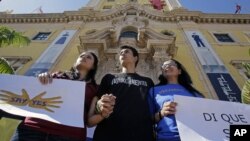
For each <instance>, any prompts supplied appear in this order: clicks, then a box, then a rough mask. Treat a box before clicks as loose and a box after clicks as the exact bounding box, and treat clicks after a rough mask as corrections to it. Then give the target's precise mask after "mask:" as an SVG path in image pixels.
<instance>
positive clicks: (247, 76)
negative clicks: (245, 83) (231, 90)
mask: <svg viewBox="0 0 250 141" xmlns="http://www.w3.org/2000/svg"><path fill="white" fill-rule="evenodd" d="M243 62H245V63H250V60H233V61H231V62H230V63H231V64H232V65H233V66H234V67H235V68H236V69H237V70H238V72H239V73H240V75H241V76H243V77H244V78H245V79H250V74H248V73H247V70H246V69H245V68H244V67H243V65H242V63H243Z"/></svg>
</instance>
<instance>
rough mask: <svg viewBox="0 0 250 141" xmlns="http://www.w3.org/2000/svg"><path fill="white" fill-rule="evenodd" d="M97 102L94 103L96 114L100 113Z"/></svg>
mask: <svg viewBox="0 0 250 141" xmlns="http://www.w3.org/2000/svg"><path fill="white" fill-rule="evenodd" d="M97 103H98V101H97V102H96V104H95V113H96V114H100V113H101V109H100V107H99V105H98V104H97Z"/></svg>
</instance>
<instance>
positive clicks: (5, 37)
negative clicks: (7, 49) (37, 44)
mask: <svg viewBox="0 0 250 141" xmlns="http://www.w3.org/2000/svg"><path fill="white" fill-rule="evenodd" d="M29 43H30V39H29V38H28V37H26V36H23V35H22V33H19V32H15V31H14V30H12V29H9V28H7V27H4V26H0V47H4V46H9V45H13V46H18V47H19V46H23V45H28V44H29Z"/></svg>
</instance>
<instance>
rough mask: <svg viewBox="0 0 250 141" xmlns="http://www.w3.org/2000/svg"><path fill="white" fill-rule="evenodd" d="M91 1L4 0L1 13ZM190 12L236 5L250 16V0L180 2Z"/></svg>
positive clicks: (67, 7) (51, 9)
mask: <svg viewBox="0 0 250 141" xmlns="http://www.w3.org/2000/svg"><path fill="white" fill-rule="evenodd" d="M88 1H89V0H2V1H1V2H0V11H5V10H14V13H31V12H32V11H34V10H35V9H36V8H38V7H40V6H42V10H43V11H44V12H45V13H60V12H63V11H69V10H78V9H79V8H81V7H82V6H84V5H86V3H87V2H88ZM179 1H180V2H181V4H182V5H183V6H184V7H186V8H187V9H189V10H198V11H203V12H207V13H234V11H235V4H236V3H239V4H240V5H241V6H242V10H241V13H247V14H250V0H179Z"/></svg>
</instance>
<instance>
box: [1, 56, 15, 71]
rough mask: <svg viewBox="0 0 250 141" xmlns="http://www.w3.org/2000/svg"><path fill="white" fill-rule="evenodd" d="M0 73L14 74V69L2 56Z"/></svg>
mask: <svg viewBox="0 0 250 141" xmlns="http://www.w3.org/2000/svg"><path fill="white" fill-rule="evenodd" d="M0 74H15V71H14V69H13V68H12V67H11V66H10V64H9V63H8V61H7V60H5V59H4V58H3V57H0Z"/></svg>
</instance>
